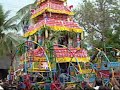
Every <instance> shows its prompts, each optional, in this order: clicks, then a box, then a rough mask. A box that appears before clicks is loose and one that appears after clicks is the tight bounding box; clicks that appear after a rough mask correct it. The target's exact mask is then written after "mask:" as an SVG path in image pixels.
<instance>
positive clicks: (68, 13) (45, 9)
mask: <svg viewBox="0 0 120 90" xmlns="http://www.w3.org/2000/svg"><path fill="white" fill-rule="evenodd" d="M45 11H48V12H52V13H60V14H67V15H74V13H73V12H69V11H66V10H55V9H51V8H49V7H47V8H44V9H43V10H41V11H39V12H38V13H35V14H33V15H32V16H31V19H33V18H35V17H37V16H39V15H41V14H42V13H43V12H45Z"/></svg>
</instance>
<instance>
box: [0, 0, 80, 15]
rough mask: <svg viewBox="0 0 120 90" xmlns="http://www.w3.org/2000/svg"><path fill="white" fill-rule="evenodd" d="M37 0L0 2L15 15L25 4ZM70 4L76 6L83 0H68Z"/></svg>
mask: <svg viewBox="0 0 120 90" xmlns="http://www.w3.org/2000/svg"><path fill="white" fill-rule="evenodd" d="M34 1H35V0H0V4H2V5H3V9H4V10H5V11H7V10H11V15H14V14H15V13H16V12H17V11H18V10H19V9H20V8H22V7H23V6H25V5H27V4H29V3H32V2H34ZM67 1H68V5H73V6H74V7H76V6H77V5H78V4H79V3H80V2H82V0H67Z"/></svg>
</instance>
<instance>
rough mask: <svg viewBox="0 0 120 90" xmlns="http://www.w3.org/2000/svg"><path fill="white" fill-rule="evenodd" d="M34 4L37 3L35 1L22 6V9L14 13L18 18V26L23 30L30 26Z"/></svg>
mask: <svg viewBox="0 0 120 90" xmlns="http://www.w3.org/2000/svg"><path fill="white" fill-rule="evenodd" d="M36 3H37V0H35V2H33V3H31V4H28V5H26V6H24V7H23V8H21V9H20V10H18V12H17V13H16V16H17V17H18V18H19V23H18V26H19V27H20V28H21V29H23V28H24V26H26V25H29V24H30V17H31V9H35V7H36Z"/></svg>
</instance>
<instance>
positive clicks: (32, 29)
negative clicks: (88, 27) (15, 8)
mask: <svg viewBox="0 0 120 90" xmlns="http://www.w3.org/2000/svg"><path fill="white" fill-rule="evenodd" d="M65 1H66V0H39V1H38V2H37V7H38V8H37V9H36V10H32V15H31V19H32V20H33V21H34V25H33V26H29V28H28V31H27V32H26V33H25V34H24V37H28V36H30V35H33V34H35V33H36V32H37V31H39V30H41V29H42V28H44V27H49V28H50V29H51V30H54V31H69V32H76V33H82V32H83V30H82V28H81V27H80V26H79V25H78V24H77V23H75V22H74V20H73V17H72V16H73V15H74V13H73V12H71V8H72V6H70V7H68V6H65V5H64V2H65Z"/></svg>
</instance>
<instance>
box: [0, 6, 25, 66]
mask: <svg viewBox="0 0 120 90" xmlns="http://www.w3.org/2000/svg"><path fill="white" fill-rule="evenodd" d="M9 13H10V12H9V11H7V12H5V13H4V12H3V9H2V6H1V5H0V57H9V58H10V60H11V64H12V62H13V60H14V56H15V53H16V46H17V45H19V44H20V43H21V42H23V39H22V37H20V36H19V35H17V34H15V33H14V31H16V30H18V28H17V25H16V24H15V21H16V20H17V17H16V16H14V17H12V18H10V19H8V15H9Z"/></svg>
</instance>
